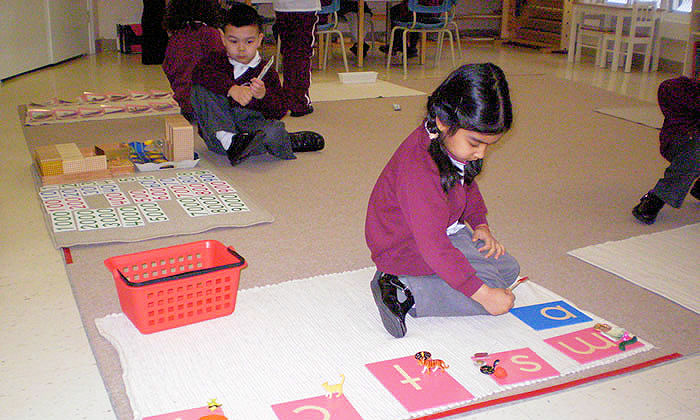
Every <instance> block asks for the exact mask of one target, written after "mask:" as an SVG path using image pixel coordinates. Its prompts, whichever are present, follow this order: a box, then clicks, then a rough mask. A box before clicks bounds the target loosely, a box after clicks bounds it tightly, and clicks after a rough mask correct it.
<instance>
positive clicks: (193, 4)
mask: <svg viewBox="0 0 700 420" xmlns="http://www.w3.org/2000/svg"><path fill="white" fill-rule="evenodd" d="M220 12H221V6H220V5H219V2H218V1H217V0H170V1H169V2H168V6H167V8H166V9H165V18H164V19H163V27H164V28H165V29H166V30H167V31H170V32H173V31H177V30H179V29H185V28H187V27H192V28H195V27H197V26H198V25H201V24H205V25H208V26H216V25H217V23H218V22H219V17H220Z"/></svg>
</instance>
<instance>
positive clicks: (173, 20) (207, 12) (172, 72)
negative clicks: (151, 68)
mask: <svg viewBox="0 0 700 420" xmlns="http://www.w3.org/2000/svg"><path fill="white" fill-rule="evenodd" d="M219 10H220V7H219V3H218V2H217V1H216V0H170V2H168V7H167V9H166V12H165V20H164V22H163V23H164V26H165V29H166V30H167V31H168V33H169V34H170V38H169V39H168V47H167V48H166V50H165V59H164V60H163V72H164V73H165V75H166V76H167V77H168V81H170V87H171V88H172V90H173V92H174V98H175V100H176V101H177V103H178V104H179V105H180V113H181V114H182V115H183V116H184V117H185V118H187V120H189V121H190V122H192V119H193V116H194V115H193V113H194V111H193V110H192V104H190V92H191V90H192V70H193V69H194V66H195V65H196V64H197V63H198V62H199V60H201V59H202V57H204V56H205V55H209V53H211V52H212V51H219V52H224V51H225V50H224V44H222V43H221V35H219V31H218V29H216V19H217V17H218V14H219Z"/></svg>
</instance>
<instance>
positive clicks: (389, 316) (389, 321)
mask: <svg viewBox="0 0 700 420" xmlns="http://www.w3.org/2000/svg"><path fill="white" fill-rule="evenodd" d="M369 287H370V289H372V297H374V303H375V304H376V305H377V309H378V310H379V316H380V317H381V318H382V324H384V328H385V329H386V330H387V332H388V333H389V334H391V335H392V336H393V337H395V338H401V337H403V336H405V335H406V323H405V322H402V321H401V318H399V317H398V316H396V315H395V314H394V313H393V312H391V310H390V309H389V308H388V307H387V306H386V305H385V304H384V302H383V301H382V291H381V290H380V289H379V281H378V280H376V279H373V280H372V281H371V282H370V283H369Z"/></svg>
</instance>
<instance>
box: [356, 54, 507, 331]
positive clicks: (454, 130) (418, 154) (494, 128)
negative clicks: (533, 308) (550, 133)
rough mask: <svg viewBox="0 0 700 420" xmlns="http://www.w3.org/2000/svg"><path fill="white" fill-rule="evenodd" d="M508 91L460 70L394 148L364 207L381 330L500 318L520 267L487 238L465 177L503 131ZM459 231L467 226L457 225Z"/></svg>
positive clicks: (499, 82) (492, 73) (495, 79)
mask: <svg viewBox="0 0 700 420" xmlns="http://www.w3.org/2000/svg"><path fill="white" fill-rule="evenodd" d="M512 119H513V116H512V108H511V103H510V94H509V90H508V83H507V81H506V79H505V75H504V74H503V71H502V70H501V69H500V68H499V67H498V66H496V65H494V64H491V63H486V64H469V65H464V66H462V67H460V68H459V69H457V70H455V71H454V72H453V73H452V74H450V75H449V76H448V77H447V79H446V80H445V81H444V82H443V83H442V84H441V85H440V86H439V87H438V88H437V89H436V90H435V91H434V92H433V93H432V95H431V96H430V97H429V98H428V115H427V117H426V119H425V120H424V122H423V124H421V125H420V126H419V127H418V128H417V129H416V130H414V131H413V132H412V133H411V134H410V135H409V136H408V138H407V139H406V140H404V142H403V143H402V144H401V145H400V146H399V148H398V149H397V150H396V152H395V153H394V155H393V156H392V158H391V159H390V160H389V163H388V164H387V165H386V167H385V168H384V170H383V171H382V173H381V175H380V176H379V179H378V180H377V183H376V185H375V186H374V189H373V191H372V194H371V196H370V199H369V206H368V209H367V219H366V224H365V238H366V240H367V245H368V246H369V248H370V251H371V253H372V260H373V261H374V262H375V264H376V265H377V270H378V271H377V273H376V275H375V276H374V278H373V279H372V281H371V283H370V287H371V290H372V295H373V296H374V300H375V303H376V304H377V307H378V309H379V314H380V316H381V319H382V323H383V324H384V327H385V328H386V330H387V331H388V332H389V334H391V335H392V336H394V337H397V338H398V337H403V336H404V335H405V334H406V324H405V317H406V314H407V313H410V314H411V315H412V316H415V317H422V316H466V315H481V314H492V315H499V314H503V313H506V312H508V311H509V310H510V309H511V308H512V307H513V303H514V300H515V298H514V296H513V293H512V292H511V291H510V290H508V289H507V287H508V286H509V285H511V284H512V283H513V282H515V280H516V279H517V277H518V274H519V272H520V266H519V265H518V263H517V261H516V260H515V259H514V258H513V257H512V256H510V255H509V254H507V253H506V251H505V248H504V247H503V246H502V245H501V244H500V243H499V242H498V241H497V240H496V238H494V236H493V235H492V233H491V230H490V229H489V225H488V222H487V220H486V206H485V204H484V201H483V198H482V196H481V193H480V192H479V188H478V186H477V184H476V181H475V180H474V178H475V177H476V176H477V175H478V173H479V172H480V170H481V165H482V159H483V157H484V154H485V152H486V148H487V147H488V146H489V145H491V144H494V143H496V142H497V141H498V140H500V139H501V137H502V136H503V134H504V133H505V132H506V131H508V129H510V126H511V123H512ZM465 225H468V226H469V227H467V226H465Z"/></svg>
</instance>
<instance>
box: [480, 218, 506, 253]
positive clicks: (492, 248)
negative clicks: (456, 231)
mask: <svg viewBox="0 0 700 420" xmlns="http://www.w3.org/2000/svg"><path fill="white" fill-rule="evenodd" d="M478 240H482V241H484V246H482V247H481V248H479V252H484V251H488V252H487V253H486V255H485V257H486V258H488V257H490V256H493V257H494V258H495V259H498V257H500V256H501V255H503V254H505V253H506V249H505V247H504V246H503V245H501V243H500V242H498V241H497V240H496V238H494V237H493V235H492V234H491V230H490V229H489V227H488V225H479V226H477V227H476V228H475V229H474V234H473V235H472V242H476V241H478Z"/></svg>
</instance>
